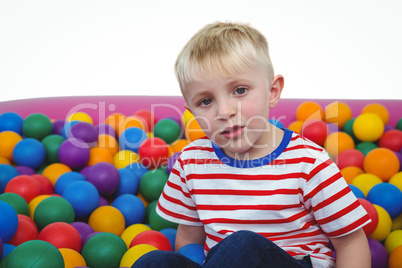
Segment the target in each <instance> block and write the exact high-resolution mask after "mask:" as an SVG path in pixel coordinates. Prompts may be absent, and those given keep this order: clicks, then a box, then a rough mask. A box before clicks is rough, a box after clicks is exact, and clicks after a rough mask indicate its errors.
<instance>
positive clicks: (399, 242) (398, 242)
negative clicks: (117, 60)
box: [384, 230, 402, 254]
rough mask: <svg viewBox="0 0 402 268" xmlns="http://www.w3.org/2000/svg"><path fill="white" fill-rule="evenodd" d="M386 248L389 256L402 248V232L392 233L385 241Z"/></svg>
mask: <svg viewBox="0 0 402 268" xmlns="http://www.w3.org/2000/svg"><path fill="white" fill-rule="evenodd" d="M384 246H385V249H386V250H387V252H388V254H391V252H392V251H394V249H396V248H397V247H399V246H402V230H395V231H392V232H391V233H390V234H389V235H388V236H387V238H386V239H385V243H384Z"/></svg>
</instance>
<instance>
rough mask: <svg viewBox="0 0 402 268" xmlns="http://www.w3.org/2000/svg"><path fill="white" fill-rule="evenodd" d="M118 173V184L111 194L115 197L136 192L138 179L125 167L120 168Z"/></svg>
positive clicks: (138, 183)
mask: <svg viewBox="0 0 402 268" xmlns="http://www.w3.org/2000/svg"><path fill="white" fill-rule="evenodd" d="M119 174H120V184H119V187H118V188H117V191H116V192H115V193H114V194H113V195H114V196H115V197H116V196H119V195H122V194H137V192H138V187H139V185H140V179H139V178H138V177H137V176H136V175H135V174H134V173H133V172H131V170H129V169H127V168H120V169H119Z"/></svg>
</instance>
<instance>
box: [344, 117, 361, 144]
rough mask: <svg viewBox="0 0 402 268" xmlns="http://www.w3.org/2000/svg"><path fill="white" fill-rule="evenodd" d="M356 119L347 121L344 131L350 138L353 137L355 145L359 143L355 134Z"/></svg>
mask: <svg viewBox="0 0 402 268" xmlns="http://www.w3.org/2000/svg"><path fill="white" fill-rule="evenodd" d="M355 119H356V118H352V119H349V120H348V121H346V123H345V124H344V125H343V128H342V131H343V132H346V134H349V136H351V137H352V139H353V141H354V142H355V144H357V143H359V142H360V141H359V139H358V138H356V136H355V133H354V132H353V123H354V122H355Z"/></svg>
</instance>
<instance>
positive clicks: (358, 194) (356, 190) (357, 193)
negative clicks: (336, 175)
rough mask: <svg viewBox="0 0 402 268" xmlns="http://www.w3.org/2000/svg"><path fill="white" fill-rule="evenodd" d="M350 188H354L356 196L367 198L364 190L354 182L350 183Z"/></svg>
mask: <svg viewBox="0 0 402 268" xmlns="http://www.w3.org/2000/svg"><path fill="white" fill-rule="evenodd" d="M349 188H350V190H352V193H354V195H355V196H356V198H363V199H366V196H365V195H364V194H363V192H362V190H360V189H359V188H357V187H356V186H354V185H353V184H349Z"/></svg>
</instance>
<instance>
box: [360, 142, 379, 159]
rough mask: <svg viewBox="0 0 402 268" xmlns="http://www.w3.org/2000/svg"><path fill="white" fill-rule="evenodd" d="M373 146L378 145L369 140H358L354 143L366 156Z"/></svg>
mask: <svg viewBox="0 0 402 268" xmlns="http://www.w3.org/2000/svg"><path fill="white" fill-rule="evenodd" d="M375 148H378V146H377V145H376V144H375V143H372V142H369V141H366V142H360V143H359V144H357V145H356V149H357V150H359V151H360V152H362V153H363V155H364V156H366V155H367V154H368V153H369V152H370V151H371V150H373V149H375Z"/></svg>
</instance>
